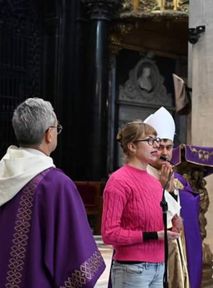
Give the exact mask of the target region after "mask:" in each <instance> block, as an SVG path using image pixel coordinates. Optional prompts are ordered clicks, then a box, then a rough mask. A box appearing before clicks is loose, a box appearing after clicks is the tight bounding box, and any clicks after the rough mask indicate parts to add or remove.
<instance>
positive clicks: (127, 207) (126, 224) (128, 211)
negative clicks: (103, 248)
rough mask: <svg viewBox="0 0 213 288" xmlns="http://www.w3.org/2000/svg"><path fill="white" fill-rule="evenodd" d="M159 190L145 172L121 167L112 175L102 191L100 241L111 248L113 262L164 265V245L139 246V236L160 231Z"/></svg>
mask: <svg viewBox="0 0 213 288" xmlns="http://www.w3.org/2000/svg"><path fill="white" fill-rule="evenodd" d="M161 197H162V187H161V184H160V182H159V181H158V180H156V179H155V178H154V177H153V176H151V175H149V174H148V173H147V172H146V171H144V170H140V169H137V168H133V167H131V166H129V165H125V166H123V167H122V168H120V169H118V170H117V171H116V172H114V173H113V174H112V175H111V176H110V178H109V180H108V182H107V184H106V187H105V190H104V204H103V215H102V237H103V241H104V242H105V243H106V244H111V245H113V246H114V249H115V255H114V259H116V260H123V261H145V262H163V261H164V242H163V241H162V240H148V241H145V242H143V237H142V232H152V231H159V230H163V217H162V209H161V207H160V201H161Z"/></svg>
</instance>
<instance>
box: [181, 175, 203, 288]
mask: <svg viewBox="0 0 213 288" xmlns="http://www.w3.org/2000/svg"><path fill="white" fill-rule="evenodd" d="M175 178H177V179H178V180H179V181H180V182H181V183H182V184H183V186H184V188H183V189H182V190H179V192H180V205H181V216H182V218H183V224H184V234H185V240H186V253H187V264H188V272H189V282H190V288H200V287H201V279H202V239H201V233H200V225H199V210H200V196H199V195H198V194H196V193H193V191H192V189H191V186H190V185H189V183H188V182H187V181H186V180H185V179H184V178H183V177H182V176H181V175H180V174H178V173H175Z"/></svg>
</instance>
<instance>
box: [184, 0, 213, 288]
mask: <svg viewBox="0 0 213 288" xmlns="http://www.w3.org/2000/svg"><path fill="white" fill-rule="evenodd" d="M212 9H213V2H212V1H210V0H208V1H206V0H193V1H190V15H189V28H196V27H199V26H201V25H204V26H205V32H203V33H200V37H199V38H198V41H197V42H196V43H194V44H189V45H190V49H189V51H190V53H189V63H190V65H189V66H190V67H191V71H189V73H190V74H191V77H190V78H191V82H192V83H191V84H192V113H191V143H192V144H193V145H199V146H212V145H213V125H212V120H213V116H212V115H213V114H212V107H213V97H212V91H213V81H212V79H213V55H212V51H213V18H212ZM210 157H213V156H210ZM207 186H208V191H209V197H210V205H209V208H208V212H207V214H206V215H207V223H208V224H207V238H206V239H205V242H206V243H209V244H210V245H211V248H213V244H212V243H213V232H212V231H213V230H212V228H213V225H212V217H213V205H212V203H213V202H212V200H213V196H212V195H213V193H212V192H213V176H212V175H211V176H209V177H208V178H207ZM208 220H209V221H208ZM203 244H204V249H203V252H204V257H203V259H204V267H205V266H206V267H205V269H204V276H205V275H209V278H210V279H204V281H206V282H207V283H208V282H209V283H210V282H211V284H209V285H213V281H212V279H211V275H212V274H213V270H212V261H211V259H212V255H211V252H210V250H208V249H209V248H208V247H207V246H206V244H205V243H203ZM204 283H205V282H204ZM204 283H203V285H202V287H212V286H207V285H208V284H204Z"/></svg>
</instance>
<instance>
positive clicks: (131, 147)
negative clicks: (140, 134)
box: [127, 142, 136, 153]
mask: <svg viewBox="0 0 213 288" xmlns="http://www.w3.org/2000/svg"><path fill="white" fill-rule="evenodd" d="M127 147H128V149H129V151H130V152H131V153H135V152H136V145H135V144H134V143H132V142H130V143H128V144H127Z"/></svg>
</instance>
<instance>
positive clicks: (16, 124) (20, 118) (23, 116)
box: [12, 98, 57, 146]
mask: <svg viewBox="0 0 213 288" xmlns="http://www.w3.org/2000/svg"><path fill="white" fill-rule="evenodd" d="M56 121H57V117H56V115H55V112H54V109H53V107H52V105H51V103H50V102H48V101H45V100H43V99H41V98H28V99H26V100H25V101H24V102H22V103H21V104H20V105H19V106H18V107H17V108H16V109H15V111H14V113H13V118H12V125H13V129H14V132H15V135H16V139H17V141H18V143H19V144H20V145H26V146H27V145H37V144H40V143H41V141H42V139H43V137H44V133H45V131H46V130H47V129H48V128H49V127H50V126H51V125H56Z"/></svg>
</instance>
